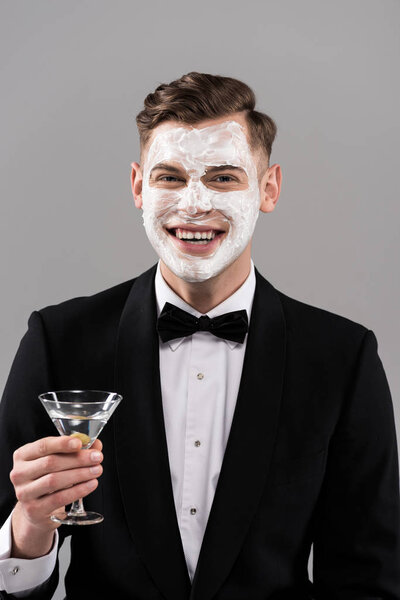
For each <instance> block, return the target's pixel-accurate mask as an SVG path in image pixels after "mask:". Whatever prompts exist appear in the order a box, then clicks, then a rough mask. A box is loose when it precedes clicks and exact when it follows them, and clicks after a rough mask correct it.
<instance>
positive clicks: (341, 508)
mask: <svg viewBox="0 0 400 600" xmlns="http://www.w3.org/2000/svg"><path fill="white" fill-rule="evenodd" d="M377 348H378V344H377V340H376V337H375V335H374V333H373V332H372V331H367V333H366V334H365V337H364V339H363V343H362V346H361V350H360V353H359V356H358V360H357V366H356V370H355V376H354V379H353V381H352V382H351V386H350V389H349V393H348V396H347V398H346V400H345V403H344V405H343V408H342V412H341V415H340V418H339V421H338V423H337V427H336V430H335V433H334V435H333V436H332V438H331V443H330V448H329V453H328V459H327V467H326V475H325V480H324V484H323V487H322V490H321V495H320V498H319V502H318V505H317V512H316V515H317V516H316V521H315V535H314V540H313V541H314V547H313V593H314V596H315V598H316V600H345V599H346V600H350V599H354V600H355V599H357V600H400V498H399V465H398V450H397V440H396V430H395V420H394V413H393V405H392V399H391V394H390V390H389V386H388V382H387V379H386V375H385V371H384V368H383V365H382V362H381V360H380V358H379V355H378V352H377Z"/></svg>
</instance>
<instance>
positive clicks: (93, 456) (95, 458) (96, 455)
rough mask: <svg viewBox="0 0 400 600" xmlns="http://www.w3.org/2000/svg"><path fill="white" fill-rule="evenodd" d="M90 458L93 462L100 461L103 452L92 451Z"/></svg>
mask: <svg viewBox="0 0 400 600" xmlns="http://www.w3.org/2000/svg"><path fill="white" fill-rule="evenodd" d="M90 459H91V460H93V462H95V461H99V460H100V459H101V453H100V452H92V453H91V455H90Z"/></svg>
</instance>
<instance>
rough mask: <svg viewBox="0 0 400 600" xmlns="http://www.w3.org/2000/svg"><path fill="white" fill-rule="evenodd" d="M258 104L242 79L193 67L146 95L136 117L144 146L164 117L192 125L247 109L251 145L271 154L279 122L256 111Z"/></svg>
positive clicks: (164, 119) (165, 119) (142, 145)
mask: <svg viewBox="0 0 400 600" xmlns="http://www.w3.org/2000/svg"><path fill="white" fill-rule="evenodd" d="M255 104H256V97H255V95H254V92H253V90H252V89H251V88H250V87H249V86H248V85H246V84H245V83H243V82H242V81H240V80H239V79H233V78H232V77H222V76H220V75H210V74H208V73H197V72H196V71H192V72H191V73H187V74H186V75H183V76H182V77H180V79H176V80H175V81H171V83H163V84H161V85H159V86H158V87H157V88H156V89H155V91H154V92H153V93H151V94H149V95H148V96H147V97H146V98H145V101H144V109H143V110H142V111H141V112H140V113H139V114H138V115H137V117H136V123H137V127H138V130H139V136H140V145H141V149H142V150H143V148H144V146H145V145H146V144H147V142H148V141H149V139H150V136H151V132H152V130H153V129H154V128H155V127H157V125H159V124H160V123H162V122H163V121H168V120H176V121H181V122H182V123H185V124H189V125H192V124H193V123H198V122H200V121H203V120H204V119H216V118H218V117H223V116H225V115H229V114H230V113H235V112H241V111H246V121H247V125H248V128H249V134H250V146H251V149H252V150H256V149H259V148H261V149H263V150H264V152H265V153H266V154H267V156H268V158H269V157H270V155H271V148H272V143H273V141H274V139H275V136H276V125H275V123H274V121H273V120H272V119H271V117H269V116H268V115H266V114H265V113H262V112H257V111H255V110H254V107H255Z"/></svg>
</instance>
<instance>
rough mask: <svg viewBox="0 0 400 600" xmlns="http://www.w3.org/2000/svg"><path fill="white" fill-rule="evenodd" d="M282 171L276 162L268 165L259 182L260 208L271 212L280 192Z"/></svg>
mask: <svg viewBox="0 0 400 600" xmlns="http://www.w3.org/2000/svg"><path fill="white" fill-rule="evenodd" d="M281 183H282V172H281V167H280V166H279V165H277V164H275V165H272V166H271V167H268V169H267V170H266V172H265V173H264V175H263V178H262V179H261V183H260V210H261V211H262V212H265V213H268V212H272V211H273V210H274V208H275V205H276V203H277V202H278V198H279V194H280V192H281Z"/></svg>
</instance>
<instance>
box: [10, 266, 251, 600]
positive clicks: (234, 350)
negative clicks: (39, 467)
mask: <svg viewBox="0 0 400 600" xmlns="http://www.w3.org/2000/svg"><path fill="white" fill-rule="evenodd" d="M255 285H256V280H255V273H254V264H253V262H251V268H250V273H249V276H248V277H247V279H246V281H245V282H244V283H243V284H242V286H241V287H240V288H239V289H238V290H237V291H236V292H235V293H234V294H232V296H230V297H229V298H227V299H226V300H225V301H224V302H222V303H221V304H219V305H218V306H216V307H215V308H213V309H212V310H210V311H209V312H208V313H207V315H208V316H209V317H210V318H213V317H217V316H219V315H221V314H224V313H227V312H231V311H234V310H242V309H245V310H246V311H247V315H248V319H249V322H250V315H251V308H252V304H253V298H254V291H255ZM155 293H156V299H157V314H158V315H159V314H160V312H161V310H162V308H163V306H164V304H165V302H170V303H171V304H175V306H178V307H179V308H181V309H183V310H186V311H187V312H188V313H190V314H192V315H194V316H196V317H200V316H201V313H199V312H198V311H196V310H195V309H194V308H193V307H191V306H189V305H188V304H186V302H184V300H182V298H180V297H179V296H178V295H177V294H175V293H174V292H173V291H172V289H171V288H170V287H169V286H168V285H167V283H166V282H165V280H164V279H163V277H162V275H161V271H160V264H158V267H157V272H156V278H155ZM246 343H247V335H246V338H245V340H244V342H243V344H240V343H237V342H231V341H227V340H223V339H221V338H217V337H216V336H214V335H213V334H212V333H210V332H207V331H200V332H196V333H194V334H193V335H191V336H188V337H184V338H179V339H176V340H171V341H170V342H166V343H162V342H161V341H160V344H159V350H160V381H161V392H162V404H163V412H164V421H165V430H166V437H167V445H168V456H169V465H170V471H171V480H172V488H173V494H174V502H175V509H176V514H177V520H178V525H179V530H180V534H181V539H182V545H183V549H184V553H185V558H186V564H187V568H188V572H189V576H190V579H191V580H193V575H194V572H195V569H196V565H197V560H198V557H199V553H200V548H201V544H202V540H203V536H204V532H205V528H206V525H207V520H208V516H209V513H210V510H211V505H212V502H213V499H214V494H215V490H216V487H217V483H218V478H219V473H220V470H221V466H222V460H223V457H224V452H225V448H226V444H227V441H228V436H229V432H230V428H231V424H232V419H233V414H234V410H235V406H236V398H237V394H238V390H239V384H240V378H241V374H242V367H243V359H244V354H245V350H246ZM10 521H11V519H9V520H8V521H7V522H6V523H5V524H4V525H3V527H2V528H1V530H0V589H3V590H6V591H8V592H9V593H14V594H15V593H16V592H17V594H16V595H17V596H20V597H23V596H24V595H27V594H28V592H29V591H31V588H33V587H35V586H38V585H40V584H42V583H44V582H45V581H46V580H47V579H48V578H49V576H50V574H51V573H52V571H53V569H54V566H55V562H56V557H57V545H58V533H57V531H56V532H55V540H54V545H53V549H52V550H51V552H50V553H49V554H47V555H46V556H43V557H40V558H36V559H31V560H21V559H15V558H9V557H10V551H11V532H10ZM16 569H18V571H17V572H16V573H15V570H16ZM28 588H30V589H29V590H28ZM21 590H26V592H25V593H24V592H22V593H20V594H18V592H21Z"/></svg>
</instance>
